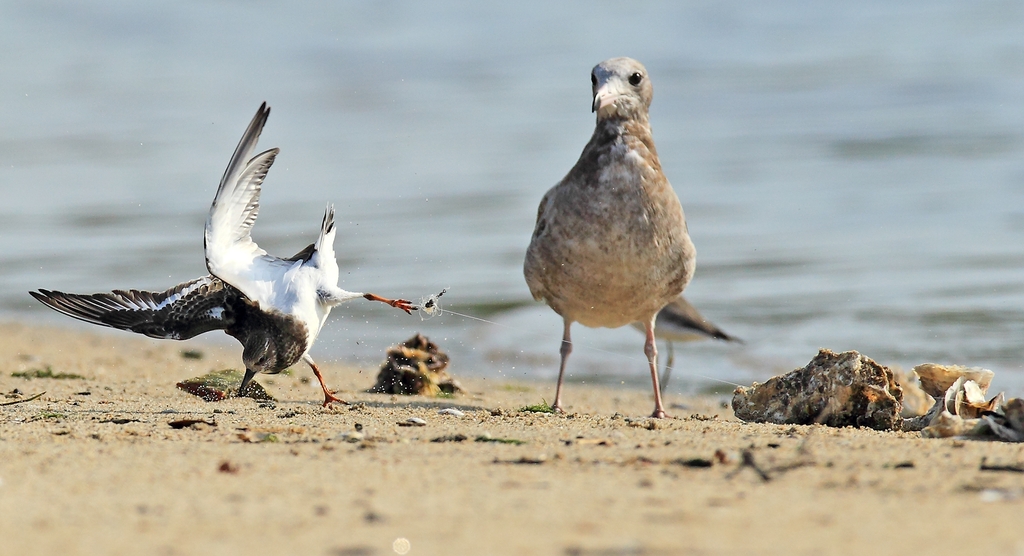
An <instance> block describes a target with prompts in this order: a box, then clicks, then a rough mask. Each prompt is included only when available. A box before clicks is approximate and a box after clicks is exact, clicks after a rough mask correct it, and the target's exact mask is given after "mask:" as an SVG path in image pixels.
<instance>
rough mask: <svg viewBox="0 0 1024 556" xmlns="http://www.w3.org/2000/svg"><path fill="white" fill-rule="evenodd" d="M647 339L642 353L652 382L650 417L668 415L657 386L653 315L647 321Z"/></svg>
mask: <svg viewBox="0 0 1024 556" xmlns="http://www.w3.org/2000/svg"><path fill="white" fill-rule="evenodd" d="M646 328H647V341H646V342H644V353H645V354H646V355H647V363H648V364H650V366H651V382H653V383H654V413H651V417H658V418H663V417H668V415H666V414H665V407H664V406H662V405H661V388H660V387H659V386H658V346H656V345H655V343H654V316H651V319H650V320H649V321H647V327H646Z"/></svg>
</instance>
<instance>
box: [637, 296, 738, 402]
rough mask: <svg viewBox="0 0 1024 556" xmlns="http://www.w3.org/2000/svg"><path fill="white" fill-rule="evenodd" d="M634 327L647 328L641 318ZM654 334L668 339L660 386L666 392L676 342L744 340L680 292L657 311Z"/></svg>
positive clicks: (656, 336) (661, 338) (640, 329)
mask: <svg viewBox="0 0 1024 556" xmlns="http://www.w3.org/2000/svg"><path fill="white" fill-rule="evenodd" d="M633 328H636V329H637V330H639V331H641V332H644V331H645V328H644V326H643V325H642V324H640V323H639V322H634V323H633ZM654 337H655V338H657V339H660V340H665V344H666V345H668V358H667V359H666V361H665V370H664V371H662V373H661V379H660V380H659V383H658V386H659V387H660V388H661V392H662V394H664V393H665V386H666V385H667V384H668V379H669V378H670V377H671V376H672V364H673V363H674V362H675V350H674V349H673V348H672V343H673V342H697V341H700V340H707V339H713V340H723V341H726V342H738V343H741V344H742V343H743V340H741V339H739V338H737V337H736V336H730V335H729V334H726V333H725V332H723V331H722V329H721V328H718V327H717V326H715V325H714V324H712V323H710V322H708V320H707V319H705V318H704V315H702V314H700V311H698V310H697V308H696V307H694V306H693V305H690V302H689V301H687V300H686V298H685V297H683V296H681V295H680V296H679V297H677V298H676V300H675V301H673V302H672V303H669V304H668V305H666V306H665V307H664V308H663V309H662V310H660V311H658V316H657V317H656V318H655V319H654Z"/></svg>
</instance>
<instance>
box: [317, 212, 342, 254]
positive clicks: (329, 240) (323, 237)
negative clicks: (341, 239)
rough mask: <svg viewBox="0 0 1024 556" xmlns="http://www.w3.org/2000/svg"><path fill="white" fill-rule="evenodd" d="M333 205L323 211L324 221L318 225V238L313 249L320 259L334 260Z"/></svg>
mask: <svg viewBox="0 0 1024 556" xmlns="http://www.w3.org/2000/svg"><path fill="white" fill-rule="evenodd" d="M335 233H336V232H335V228H334V205H333V204H328V205H327V210H325V211H324V219H323V222H322V223H321V224H320V237H318V238H316V243H315V244H313V245H314V249H315V250H316V252H317V253H319V254H320V256H321V257H323V258H325V259H330V260H334V235H335Z"/></svg>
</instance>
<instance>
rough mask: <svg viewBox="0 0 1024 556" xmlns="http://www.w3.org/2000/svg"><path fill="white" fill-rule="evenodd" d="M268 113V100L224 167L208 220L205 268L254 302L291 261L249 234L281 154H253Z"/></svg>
mask: <svg viewBox="0 0 1024 556" xmlns="http://www.w3.org/2000/svg"><path fill="white" fill-rule="evenodd" d="M269 115H270V107H268V106H267V103H265V102H264V103H263V104H262V105H260V108H259V110H257V111H256V115H255V116H253V119H252V121H251V122H249V127H248V128H247V129H246V130H245V134H244V135H242V139H241V141H239V142H238V146H237V147H236V148H235V152H234V154H233V155H232V156H231V161H230V162H228V167H227V169H226V170H224V176H223V177H222V178H221V180H220V186H219V187H218V188H217V196H216V197H214V199H213V206H211V207H210V215H209V217H208V218H207V219H206V242H205V243H206V268H207V269H208V270H209V271H210V274H213V275H214V276H216V277H218V278H220V279H221V280H224V281H225V282H227V283H229V284H231V285H232V286H234V287H236V288H238V289H239V290H240V291H241V292H242V293H244V294H245V295H246V296H247V297H249V298H250V299H252V300H253V301H265V300H266V298H267V295H268V292H269V290H270V288H268V284H269V283H272V282H274V281H275V280H276V279H278V278H279V277H280V275H281V274H283V273H284V272H285V271H286V270H287V268H288V267H290V266H291V265H292V264H293V263H292V262H289V261H285V260H283V259H278V258H276V257H271V256H269V255H267V252H266V251H264V250H263V249H260V247H259V246H258V245H256V243H255V242H254V241H253V240H252V236H251V235H250V232H251V231H252V225H253V223H254V222H256V215H257V214H259V211H260V186H261V185H262V184H263V179H264V178H265V177H266V176H267V171H268V170H270V165H271V164H273V163H274V158H275V157H276V156H277V153H278V152H279V151H278V149H270V150H267V151H263V152H262V153H260V154H258V155H256V156H254V157H252V158H251V159H250V158H249V157H250V156H251V155H252V152H253V151H254V150H255V149H256V142H257V141H258V140H259V138H260V132H261V131H263V126H264V124H266V123H267V117H268V116H269Z"/></svg>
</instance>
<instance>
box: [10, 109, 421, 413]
mask: <svg viewBox="0 0 1024 556" xmlns="http://www.w3.org/2000/svg"><path fill="white" fill-rule="evenodd" d="M269 115H270V107H268V106H267V104H266V103H263V104H262V105H261V106H260V108H259V110H258V111H257V112H256V115H255V116H254V117H253V119H252V122H250V123H249V127H248V129H246V130H245V135H243V136H242V140H241V141H239V143H238V147H237V148H235V153H234V154H233V155H232V156H231V161H230V162H229V163H228V167H227V170H225V171H224V177H223V178H221V181H220V186H219V187H218V188H217V195H216V197H214V199H213V206H212V207H211V208H210V214H209V217H207V220H206V237H205V248H206V268H207V270H209V272H210V274H209V275H208V276H203V277H202V278H197V279H195V280H190V281H188V282H185V283H183V284H178V285H177V286H174V287H173V288H171V289H169V290H167V291H164V292H148V291H140V290H127V291H124V290H114V291H112V292H110V293H97V294H92V295H80V294H70V293H63V292H59V291H50V290H44V289H40V290H39V291H38V292H35V291H33V292H29V293H30V294H31V295H32V297H34V298H36V299H37V300H39V301H40V302H42V303H44V304H45V305H47V306H48V307H50V308H52V309H54V310H56V311H59V312H61V313H64V314H65V315H68V316H70V317H74V318H76V319H80V320H83V321H86V322H91V323H93V324H99V325H102V326H109V327H112V328H118V329H121V330H130V331H132V332H137V333H139V334H145V335H146V336H149V337H151V338H169V339H174V340H186V339H188V338H192V337H194V336H196V335H198V334H202V333H204V332H209V331H212V330H223V331H225V332H226V333H227V334H228V335H230V336H232V337H234V338H235V339H237V340H238V341H239V342H240V343H241V344H242V362H243V363H244V364H245V377H244V378H243V379H242V384H241V386H240V387H239V394H240V395H241V394H242V392H244V391H245V389H246V387H247V386H248V384H249V381H250V380H252V378H253V376H255V375H256V373H270V374H273V373H279V372H281V371H283V370H285V369H287V368H288V367H290V366H292V365H294V364H295V363H297V362H298V361H299V360H302V361H305V362H306V363H307V364H309V366H310V367H311V368H312V369H313V374H314V375H316V378H317V380H319V381H320V386H321V388H323V391H324V407H327V406H328V405H329V404H330V403H331V402H341V403H345V401H344V400H342V399H340V398H337V397H335V396H334V394H333V393H332V392H331V391H330V390H328V389H327V385H326V384H324V379H323V376H322V375H321V374H320V369H319V368H317V365H316V363H315V362H314V361H313V358H312V357H310V355H309V350H310V348H312V347H313V342H314V341H316V337H317V335H318V334H319V333H320V330H321V328H323V325H324V322H325V321H326V320H327V315H328V314H330V312H331V309H332V308H334V307H335V306H337V305H340V304H341V303H344V302H345V301H349V300H351V299H356V298H359V297H362V298H365V299H369V300H371V301H381V302H384V303H387V304H388V305H391V306H392V307H396V308H398V309H401V310H403V311H405V312H406V313H409V312H411V311H412V310H413V309H415V308H416V307H415V306H414V305H413V304H412V303H411V302H409V301H407V300H405V299H387V298H384V297H380V296H378V295H375V294H372V293H356V292H349V291H345V290H343V289H341V288H339V287H338V261H337V260H336V259H335V256H334V236H335V233H336V230H335V228H334V208H333V206H331V205H328V207H327V212H326V213H325V214H324V219H323V223H322V224H321V226H320V237H319V238H317V240H316V243H313V244H311V245H309V246H308V247H306V248H305V249H303V250H302V251H300V252H299V253H297V254H296V255H294V256H292V257H288V258H286V259H282V258H278V257H275V256H273V255H269V254H267V252H266V251H264V250H263V249H260V247H259V246H258V245H256V243H255V242H254V241H253V240H252V237H251V236H250V232H251V230H252V226H253V224H254V223H255V222H256V215H257V214H258V213H259V210H260V203H259V201H260V187H261V185H262V184H263V179H264V178H265V177H266V176H267V171H268V170H269V169H270V166H271V164H273V163H274V159H275V157H276V156H277V153H278V152H279V150H278V149H276V148H275V149H270V150H266V151H263V152H262V153H260V154H258V155H256V156H252V153H253V151H254V150H255V148H256V142H257V141H258V140H259V136H260V132H261V131H262V130H263V126H264V124H266V122H267V117H268V116H269Z"/></svg>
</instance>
